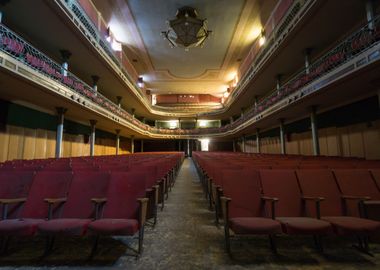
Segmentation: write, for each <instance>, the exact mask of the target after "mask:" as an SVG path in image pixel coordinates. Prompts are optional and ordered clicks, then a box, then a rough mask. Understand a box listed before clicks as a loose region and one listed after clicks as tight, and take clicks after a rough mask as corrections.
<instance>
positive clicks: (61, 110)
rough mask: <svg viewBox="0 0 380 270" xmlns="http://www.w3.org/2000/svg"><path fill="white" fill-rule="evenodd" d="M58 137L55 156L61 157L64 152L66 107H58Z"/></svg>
mask: <svg viewBox="0 0 380 270" xmlns="http://www.w3.org/2000/svg"><path fill="white" fill-rule="evenodd" d="M56 110H57V118H58V125H57V138H56V143H55V157H56V158H60V157H61V153H62V138H63V122H64V120H65V113H66V111H67V109H66V108H62V107H57V108H56Z"/></svg>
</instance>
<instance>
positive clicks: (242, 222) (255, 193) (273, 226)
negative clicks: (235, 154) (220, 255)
mask: <svg viewBox="0 0 380 270" xmlns="http://www.w3.org/2000/svg"><path fill="white" fill-rule="evenodd" d="M222 181H223V183H222V185H223V194H224V196H225V197H221V204H222V209H223V217H224V221H225V222H224V223H225V225H224V229H225V240H226V249H227V252H230V229H231V230H232V231H233V232H234V233H235V234H237V235H247V234H251V235H258V234H259V235H262V234H265V235H269V236H270V239H271V247H272V250H273V251H274V252H276V248H275V245H274V242H273V236H274V235H276V234H279V233H281V232H282V229H281V224H280V223H279V222H278V221H276V220H274V219H271V218H267V217H264V215H263V213H264V208H263V203H262V201H261V187H260V178H259V173H258V172H257V171H254V170H241V171H236V170H235V171H225V172H224V175H223V179H222Z"/></svg>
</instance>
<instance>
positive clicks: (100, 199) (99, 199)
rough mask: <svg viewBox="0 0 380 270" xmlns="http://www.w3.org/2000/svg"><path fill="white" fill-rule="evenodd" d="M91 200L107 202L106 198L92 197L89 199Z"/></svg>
mask: <svg viewBox="0 0 380 270" xmlns="http://www.w3.org/2000/svg"><path fill="white" fill-rule="evenodd" d="M91 201H92V202H93V203H98V204H99V203H105V202H107V198H92V199H91Z"/></svg>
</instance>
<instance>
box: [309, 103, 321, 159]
mask: <svg viewBox="0 0 380 270" xmlns="http://www.w3.org/2000/svg"><path fill="white" fill-rule="evenodd" d="M310 122H311V136H312V138H313V152H314V156H319V154H320V151H319V138H318V126H317V114H316V107H314V106H313V107H312V111H311V115H310Z"/></svg>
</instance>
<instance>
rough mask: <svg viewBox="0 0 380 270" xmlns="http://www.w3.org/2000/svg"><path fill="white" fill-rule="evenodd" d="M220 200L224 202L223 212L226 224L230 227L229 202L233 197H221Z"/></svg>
mask: <svg viewBox="0 0 380 270" xmlns="http://www.w3.org/2000/svg"><path fill="white" fill-rule="evenodd" d="M220 202H221V204H222V213H223V219H224V224H225V226H227V227H228V220H229V213H228V204H229V203H230V202H231V198H227V197H225V196H222V197H220Z"/></svg>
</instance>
